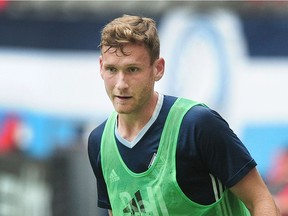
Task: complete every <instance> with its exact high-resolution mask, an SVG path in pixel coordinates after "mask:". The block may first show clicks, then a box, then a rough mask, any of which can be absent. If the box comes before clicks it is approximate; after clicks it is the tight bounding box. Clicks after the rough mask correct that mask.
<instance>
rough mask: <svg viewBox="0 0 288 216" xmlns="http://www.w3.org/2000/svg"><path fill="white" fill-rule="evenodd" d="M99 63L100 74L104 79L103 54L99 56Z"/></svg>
mask: <svg viewBox="0 0 288 216" xmlns="http://www.w3.org/2000/svg"><path fill="white" fill-rule="evenodd" d="M99 64H100V75H101V77H102V79H103V71H102V69H103V57H102V55H100V57H99Z"/></svg>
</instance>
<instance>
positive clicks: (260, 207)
mask: <svg viewBox="0 0 288 216" xmlns="http://www.w3.org/2000/svg"><path fill="white" fill-rule="evenodd" d="M230 190H231V191H232V192H233V193H234V194H235V195H236V196H237V197H238V198H239V199H241V200H242V201H243V203H244V204H245V205H246V207H247V208H248V209H249V211H250V213H251V215H252V216H280V212H279V209H278V208H277V206H276V204H275V202H274V200H273V198H272V196H271V194H270V192H269V191H268V189H267V187H266V185H265V183H264V182H263V180H262V178H261V176H260V175H259V173H258V171H257V170H256V168H254V169H252V170H251V171H250V172H249V173H248V174H247V175H246V176H245V177H244V178H243V179H242V180H240V181H239V182H238V183H237V184H235V185H234V186H233V187H231V188H230Z"/></svg>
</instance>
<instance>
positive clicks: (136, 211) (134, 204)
mask: <svg viewBox="0 0 288 216" xmlns="http://www.w3.org/2000/svg"><path fill="white" fill-rule="evenodd" d="M134 195H135V197H134V198H132V199H131V200H130V202H129V203H128V205H127V206H126V207H125V208H124V209H123V213H124V214H125V215H145V213H146V210H145V206H144V203H143V199H142V196H141V193H140V191H139V190H138V191H137V192H136V193H135V194H134Z"/></svg>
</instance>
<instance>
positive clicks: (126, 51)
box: [102, 44, 150, 63]
mask: <svg viewBox="0 0 288 216" xmlns="http://www.w3.org/2000/svg"><path fill="white" fill-rule="evenodd" d="M102 57H103V60H104V61H110V60H113V59H115V60H116V59H118V60H120V59H131V60H132V59H133V60H134V61H141V62H142V63H145V62H146V61H150V56H149V52H148V50H147V48H146V47H145V46H144V45H142V44H125V45H124V46H123V49H122V51H121V49H120V48H117V47H110V48H109V47H108V46H103V47H102ZM143 61H144V62H143Z"/></svg>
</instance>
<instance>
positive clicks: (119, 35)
mask: <svg viewBox="0 0 288 216" xmlns="http://www.w3.org/2000/svg"><path fill="white" fill-rule="evenodd" d="M128 43H132V44H144V46H145V47H146V48H147V50H148V52H149V54H150V58H151V63H153V62H154V61H155V60H156V59H158V58H159V54H160V42H159V36H158V32H157V27H156V22H155V21H154V20H153V19H151V18H146V17H140V16H131V15H123V16H122V17H119V18H116V19H114V20H112V21H111V22H110V23H108V24H107V25H106V26H105V27H104V28H103V30H102V34H101V42H100V45H99V46H100V48H101V52H107V51H108V50H109V49H110V48H117V49H120V51H121V52H122V54H123V55H128V54H127V53H124V51H123V46H124V45H125V44H128ZM103 46H107V47H108V48H107V49H106V50H102V48H103Z"/></svg>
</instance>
